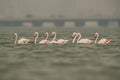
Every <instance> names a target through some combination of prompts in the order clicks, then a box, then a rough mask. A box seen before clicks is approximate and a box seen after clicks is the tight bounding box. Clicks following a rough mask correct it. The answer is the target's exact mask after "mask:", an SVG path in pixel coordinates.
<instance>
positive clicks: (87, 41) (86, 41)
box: [77, 39, 93, 44]
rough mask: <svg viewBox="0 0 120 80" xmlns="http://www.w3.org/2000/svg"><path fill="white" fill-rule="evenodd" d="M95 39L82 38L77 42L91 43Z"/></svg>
mask: <svg viewBox="0 0 120 80" xmlns="http://www.w3.org/2000/svg"><path fill="white" fill-rule="evenodd" d="M92 42H93V41H92V40H90V39H80V40H79V41H77V43H83V44H90V43H92Z"/></svg>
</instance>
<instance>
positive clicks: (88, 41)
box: [77, 33, 93, 44]
mask: <svg viewBox="0 0 120 80" xmlns="http://www.w3.org/2000/svg"><path fill="white" fill-rule="evenodd" d="M77 34H78V39H77V43H83V44H91V43H92V42H93V41H92V40H90V39H87V38H85V39H81V34H80V33H77Z"/></svg>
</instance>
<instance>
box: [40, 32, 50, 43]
mask: <svg viewBox="0 0 120 80" xmlns="http://www.w3.org/2000/svg"><path fill="white" fill-rule="evenodd" d="M44 35H45V36H46V38H45V39H44V40H41V41H40V42H39V44H48V43H49V40H48V36H49V34H48V32H46V33H45V34H44Z"/></svg>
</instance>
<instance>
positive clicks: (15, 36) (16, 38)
mask: <svg viewBox="0 0 120 80" xmlns="http://www.w3.org/2000/svg"><path fill="white" fill-rule="evenodd" d="M13 38H14V39H15V41H14V43H15V44H27V43H28V42H29V41H30V39H26V38H23V37H22V38H21V39H19V40H18V35H17V33H14V34H13Z"/></svg>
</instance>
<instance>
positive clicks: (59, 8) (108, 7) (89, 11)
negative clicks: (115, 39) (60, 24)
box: [0, 0, 120, 19]
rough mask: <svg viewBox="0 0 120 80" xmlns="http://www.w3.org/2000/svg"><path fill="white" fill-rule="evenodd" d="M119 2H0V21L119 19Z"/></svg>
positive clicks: (16, 0)
mask: <svg viewBox="0 0 120 80" xmlns="http://www.w3.org/2000/svg"><path fill="white" fill-rule="evenodd" d="M119 8H120V0H0V19H4V18H17V19H19V18H25V17H26V16H27V15H31V16H32V17H33V18H59V17H62V18H87V19H89V18H90V19H91V18H92V19H94V18H98V19H99V18H103V19H104V18H105V19H106V18H107V19H119V18H120V9H119Z"/></svg>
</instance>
